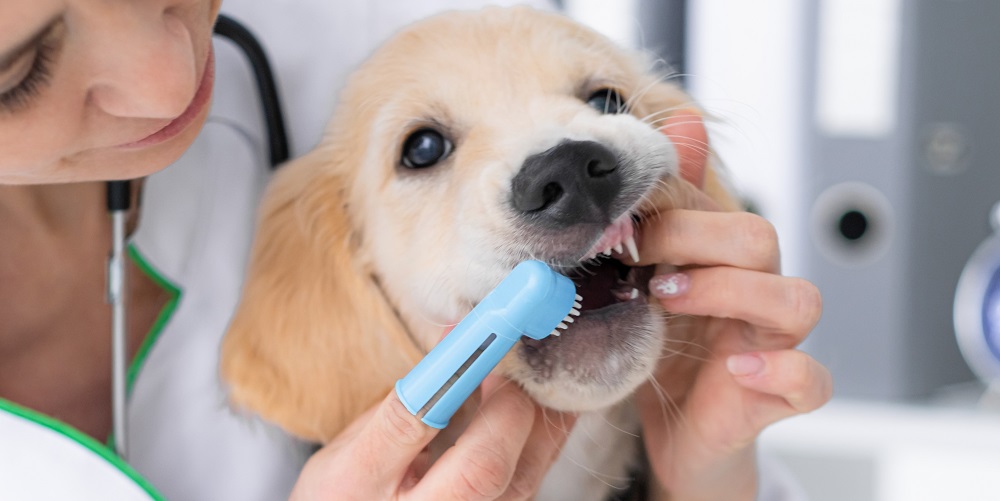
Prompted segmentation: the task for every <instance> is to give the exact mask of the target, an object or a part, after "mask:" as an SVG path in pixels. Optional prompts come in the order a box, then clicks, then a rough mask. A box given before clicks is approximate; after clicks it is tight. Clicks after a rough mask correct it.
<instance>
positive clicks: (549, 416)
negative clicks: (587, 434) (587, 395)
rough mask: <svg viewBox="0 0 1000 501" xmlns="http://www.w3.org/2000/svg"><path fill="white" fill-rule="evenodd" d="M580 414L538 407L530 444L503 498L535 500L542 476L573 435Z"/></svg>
mask: <svg viewBox="0 0 1000 501" xmlns="http://www.w3.org/2000/svg"><path fill="white" fill-rule="evenodd" d="M574 424H576V416H575V415H574V414H570V413H566V412H556V411H552V410H546V409H543V408H541V407H538V408H537V409H536V410H535V426H534V427H533V428H532V429H531V434H530V435H528V441H527V445H525V447H524V451H523V452H522V453H521V459H519V460H518V462H517V468H516V469H515V470H514V476H513V477H511V479H510V485H508V486H507V491H506V492H504V494H503V496H500V499H502V500H504V501H514V500H522V499H532V498H533V497H534V495H535V493H536V492H538V488H539V487H541V485H542V479H543V478H545V474H546V473H548V471H549V468H551V467H552V463H554V462H555V460H556V458H558V457H559V452H560V451H562V448H563V445H565V444H566V438H567V437H569V433H570V431H572V430H573V425H574Z"/></svg>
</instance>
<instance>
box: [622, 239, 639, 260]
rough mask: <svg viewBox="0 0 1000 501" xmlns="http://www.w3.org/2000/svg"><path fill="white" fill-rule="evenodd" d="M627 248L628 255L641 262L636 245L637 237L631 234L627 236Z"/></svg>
mask: <svg viewBox="0 0 1000 501" xmlns="http://www.w3.org/2000/svg"><path fill="white" fill-rule="evenodd" d="M625 248H626V249H628V255H629V257H631V258H632V261H635V262H636V263H638V262H639V249H638V248H636V246H635V237H634V236H632V235H629V236H627V237H625Z"/></svg>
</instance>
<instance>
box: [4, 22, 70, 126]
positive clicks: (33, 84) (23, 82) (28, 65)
mask: <svg viewBox="0 0 1000 501" xmlns="http://www.w3.org/2000/svg"><path fill="white" fill-rule="evenodd" d="M62 30H63V26H62V22H57V23H54V24H53V25H52V26H50V27H49V28H48V29H47V30H45V32H44V33H42V34H41V35H40V36H39V38H38V39H37V40H36V41H34V42H33V49H31V50H30V52H26V53H24V54H22V55H21V56H19V57H18V59H17V60H16V61H14V62H13V63H12V64H11V65H10V67H9V68H8V70H9V71H8V72H7V73H8V74H7V75H6V76H5V75H0V114H2V113H16V112H18V111H21V110H23V109H25V108H27V107H29V106H30V105H31V103H32V99H34V98H35V97H37V95H38V94H39V93H40V92H41V91H42V90H43V89H44V87H45V86H46V85H47V84H48V83H49V78H50V77H51V76H52V65H53V64H54V62H55V59H56V56H57V53H58V52H59V49H60V48H61V45H60V40H61V33H62Z"/></svg>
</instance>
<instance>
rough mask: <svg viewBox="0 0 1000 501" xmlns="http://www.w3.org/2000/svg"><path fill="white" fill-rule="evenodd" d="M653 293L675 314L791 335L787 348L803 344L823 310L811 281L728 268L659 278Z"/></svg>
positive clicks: (654, 281) (784, 345)
mask: <svg viewBox="0 0 1000 501" xmlns="http://www.w3.org/2000/svg"><path fill="white" fill-rule="evenodd" d="M649 291H650V293H651V294H652V295H653V296H655V297H657V299H659V301H660V304H661V305H663V308H664V309H665V310H667V311H669V312H671V313H682V314H689V315H699V316H706V317H717V318H731V319H735V320H742V321H744V322H747V323H749V324H751V325H753V326H755V327H757V328H758V329H761V330H763V331H764V332H772V333H778V334H782V335H786V336H790V337H791V338H790V339H785V340H782V341H780V342H781V343H782V346H780V347H782V348H791V347H792V346H795V345H797V344H798V343H800V342H801V341H802V340H803V339H804V338H805V337H806V335H807V334H808V333H809V332H810V331H812V329H813V328H814V327H815V326H816V324H817V323H818V322H819V318H820V315H821V314H822V311H823V302H822V298H821V297H820V293H819V289H817V288H816V286H815V285H813V284H812V283H810V282H808V281H806V280H803V279H801V278H794V277H784V276H781V275H774V274H771V273H764V272H760V271H752V270H744V269H739V268H732V267H728V266H714V267H711V268H696V269H689V270H685V271H682V272H676V273H670V274H667V275H658V276H655V277H653V278H652V279H651V280H650V281H649ZM764 347H765V346H756V347H752V348H753V349H760V348H764ZM767 347H768V348H776V346H767Z"/></svg>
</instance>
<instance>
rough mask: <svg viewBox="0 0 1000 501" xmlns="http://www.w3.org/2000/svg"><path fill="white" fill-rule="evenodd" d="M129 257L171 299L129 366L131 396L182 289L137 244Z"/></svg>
mask: <svg viewBox="0 0 1000 501" xmlns="http://www.w3.org/2000/svg"><path fill="white" fill-rule="evenodd" d="M128 255H129V258H131V259H132V262H134V263H135V264H136V266H137V267H138V268H139V270H141V271H142V272H143V273H144V274H145V275H146V276H147V277H149V279H150V280H152V281H153V283H155V284H156V285H157V286H158V287H160V288H161V289H163V290H164V291H166V292H167V294H169V295H170V299H168V300H167V304H164V305H163V309H161V310H160V313H159V314H158V315H157V316H156V320H155V321H154V322H153V326H152V327H151V328H150V329H149V332H148V333H146V336H145V337H143V339H142V344H141V345H139V349H138V351H136V352H135V358H133V359H132V363H130V364H129V366H128V371H127V372H126V373H125V391H126V392H127V393H128V394H129V395H131V394H132V387H133V386H134V385H135V378H137V377H138V376H139V371H140V370H142V366H143V365H145V363H146V358H147V357H149V352H150V350H152V349H153V345H155V344H156V341H157V340H158V339H160V334H161V333H162V332H163V328H164V327H166V326H167V323H168V322H170V319H171V318H172V317H173V315H174V311H176V310H177V305H178V304H179V303H180V301H181V293H182V291H181V288H180V287H178V286H177V285H175V284H174V283H173V282H171V281H170V280H168V279H167V278H166V277H164V276H163V275H161V274H160V272H158V271H157V270H156V268H153V266H152V265H151V264H149V261H147V260H146V258H145V257H143V255H142V254H140V253H139V249H137V248H136V247H135V244H131V243H130V244H129V246H128ZM107 446H108V447H109V448H111V449H112V450H114V448H115V434H114V433H109V434H108V441H107Z"/></svg>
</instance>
